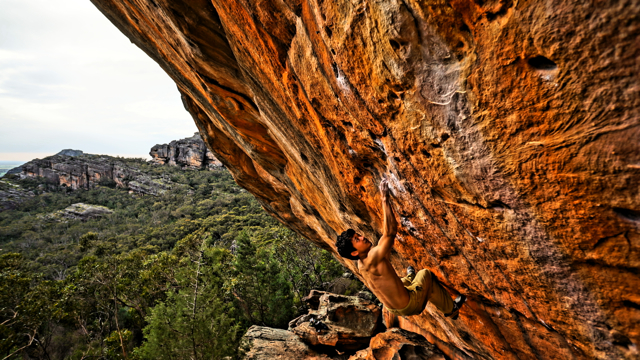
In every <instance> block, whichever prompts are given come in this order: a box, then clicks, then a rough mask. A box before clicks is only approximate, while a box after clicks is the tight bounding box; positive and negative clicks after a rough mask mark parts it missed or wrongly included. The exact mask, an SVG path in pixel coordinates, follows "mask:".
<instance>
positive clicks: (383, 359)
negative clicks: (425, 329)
mask: <svg viewBox="0 0 640 360" xmlns="http://www.w3.org/2000/svg"><path fill="white" fill-rule="evenodd" d="M444 359H446V358H445V357H444V354H442V353H441V352H440V351H438V349H437V348H436V347H435V346H433V344H431V343H430V342H428V341H427V340H426V339H425V338H424V337H422V336H420V335H418V334H416V333H412V332H409V331H406V330H402V329H390V330H388V331H386V332H383V333H380V334H378V335H376V336H375V337H374V338H373V339H371V345H370V346H369V348H367V349H365V350H360V351H358V352H357V353H356V354H355V355H353V356H351V357H350V358H349V360H444Z"/></svg>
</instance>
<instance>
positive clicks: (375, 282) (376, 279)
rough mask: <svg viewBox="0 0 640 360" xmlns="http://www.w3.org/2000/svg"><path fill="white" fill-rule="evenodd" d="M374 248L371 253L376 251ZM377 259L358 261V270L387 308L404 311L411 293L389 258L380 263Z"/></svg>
mask: <svg viewBox="0 0 640 360" xmlns="http://www.w3.org/2000/svg"><path fill="white" fill-rule="evenodd" d="M375 250H376V249H375V248H373V249H372V250H371V251H372V252H373V251H375ZM375 259H376V258H375V257H367V258H364V259H360V260H358V270H360V274H361V275H362V277H363V278H364V281H365V285H366V286H367V287H368V288H369V290H371V291H372V292H373V293H374V294H375V295H376V297H378V299H379V300H380V302H382V303H383V304H384V305H385V306H386V307H387V308H390V309H402V308H404V307H405V306H407V304H408V303H409V292H408V291H407V289H406V288H405V287H404V285H403V284H402V281H401V280H400V278H399V277H398V275H397V274H396V271H395V270H394V269H393V266H391V262H389V258H388V257H386V256H384V257H382V258H381V259H379V260H378V261H375Z"/></svg>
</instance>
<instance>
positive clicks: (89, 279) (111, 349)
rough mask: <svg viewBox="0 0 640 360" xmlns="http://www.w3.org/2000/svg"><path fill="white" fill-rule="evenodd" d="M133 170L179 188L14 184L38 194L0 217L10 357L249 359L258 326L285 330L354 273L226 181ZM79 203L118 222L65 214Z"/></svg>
mask: <svg viewBox="0 0 640 360" xmlns="http://www.w3.org/2000/svg"><path fill="white" fill-rule="evenodd" d="M119 160H123V159H119ZM124 160H125V161H127V163H128V165H129V166H134V167H136V168H138V169H139V170H140V171H142V172H144V173H148V174H150V175H154V176H162V177H163V178H166V179H169V180H170V182H169V183H170V184H171V188H170V190H169V191H166V192H164V193H162V194H159V195H157V196H153V195H140V194H135V193H130V192H129V191H127V190H126V189H122V188H118V187H117V186H115V184H113V183H110V182H107V181H105V182H104V183H101V184H99V185H97V186H95V187H94V188H91V189H84V190H83V189H80V190H75V191H72V190H70V189H68V188H66V187H63V186H59V185H57V184H51V183H48V182H47V181H45V180H44V179H42V178H35V179H23V180H20V179H19V178H18V177H17V176H14V175H8V176H5V177H4V178H3V179H2V183H1V184H0V185H1V186H5V187H7V186H11V187H14V188H17V187H19V188H20V189H21V190H22V191H24V192H31V193H33V195H34V196H32V197H29V198H26V199H24V200H23V201H22V202H21V203H20V204H19V205H17V206H16V208H15V209H13V210H5V211H2V212H0V303H1V304H2V306H1V309H0V355H2V357H3V358H5V357H8V358H19V357H28V358H42V359H85V358H98V359H165V358H166V359H183V358H185V359H186V358H190V359H222V358H226V357H230V358H238V357H241V355H242V350H243V348H242V346H241V344H240V338H241V337H242V335H243V334H244V332H245V330H246V329H247V328H248V327H249V326H250V325H253V324H259V325H265V326H272V327H286V325H287V322H288V321H289V320H291V319H292V318H293V317H294V316H295V315H296V314H298V313H300V312H301V311H304V304H303V303H302V301H301V299H302V297H304V296H305V295H306V294H308V292H309V291H310V290H311V289H325V288H327V286H329V284H330V282H331V281H332V280H334V279H336V278H337V277H339V276H340V275H341V274H342V272H343V268H342V266H341V265H340V264H339V263H338V262H337V261H336V260H335V259H334V258H333V257H332V255H331V254H330V253H328V252H327V251H324V250H321V249H319V248H317V247H315V246H314V245H312V244H311V243H310V242H309V241H307V240H305V239H303V238H301V237H300V236H298V235H297V234H295V233H293V232H291V231H290V230H288V229H286V228H285V227H283V226H282V225H281V224H279V223H278V222H277V221H275V220H274V219H273V218H272V217H270V216H269V215H268V214H266V212H265V211H264V210H263V209H262V208H261V207H260V205H259V203H258V202H257V201H256V200H255V198H254V197H253V196H252V195H251V194H249V193H248V192H246V191H245V190H244V189H242V188H240V187H238V186H237V185H236V184H235V183H234V181H233V179H232V177H231V175H230V174H229V173H228V171H226V170H224V169H218V170H212V171H210V170H181V169H180V168H178V167H172V166H158V165H150V164H147V163H146V162H145V161H144V160H141V159H124ZM78 203H83V204H90V205H94V206H103V207H106V208H108V209H109V210H111V211H112V213H110V214H105V215H103V216H100V217H96V218H91V219H70V218H65V217H63V216H59V215H56V214H59V213H60V211H61V210H63V209H65V208H66V207H68V206H70V205H72V204H78ZM359 286H360V285H358V284H356V283H354V286H353V289H349V290H347V291H357V290H359Z"/></svg>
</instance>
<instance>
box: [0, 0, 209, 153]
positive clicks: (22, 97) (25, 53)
mask: <svg viewBox="0 0 640 360" xmlns="http://www.w3.org/2000/svg"><path fill="white" fill-rule="evenodd" d="M196 131H197V128H196V126H195V124H194V122H193V120H192V119H191V116H190V115H189V113H188V112H187V111H186V110H185V109H184V107H183V105H182V102H181V100H180V94H179V93H178V89H177V88H176V85H175V83H174V82H173V81H172V80H171V79H170V78H169V76H168V75H167V74H166V73H165V72H164V71H163V70H162V69H161V68H160V66H159V65H158V64H157V63H156V62H155V61H153V60H152V59H151V58H150V57H148V56H147V55H146V54H145V53H144V52H143V51H142V50H140V49H139V48H138V47H137V46H135V45H134V44H132V43H131V42H130V41H129V39H128V38H127V37H126V36H125V35H124V34H122V33H121V32H120V31H119V30H118V29H117V28H116V27H115V26H114V25H113V24H111V22H109V20H108V19H107V18H106V17H105V16H104V15H102V13H101V12H100V11H98V9H97V8H96V7H95V6H93V4H92V3H91V2H90V1H89V0H55V1H52V0H0V161H7V160H14V161H28V160H31V159H34V158H42V157H45V156H48V155H53V154H55V153H57V152H59V151H60V150H62V149H77V150H82V151H84V152H85V153H90V154H108V155H119V156H127V157H144V158H148V157H149V155H148V153H149V149H150V148H151V147H152V146H153V145H155V144H164V143H168V142H170V141H171V140H177V139H181V138H184V137H188V136H191V135H193V133H194V132H196Z"/></svg>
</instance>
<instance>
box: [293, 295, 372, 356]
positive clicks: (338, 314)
mask: <svg viewBox="0 0 640 360" xmlns="http://www.w3.org/2000/svg"><path fill="white" fill-rule="evenodd" d="M305 300H306V301H307V303H308V304H309V306H310V308H311V310H309V313H308V314H305V315H302V316H300V317H298V318H297V319H294V320H292V321H291V322H290V323H289V329H290V330H291V331H293V333H295V334H296V335H298V336H299V337H300V338H301V339H302V341H304V342H305V343H307V344H310V345H312V346H318V345H324V346H332V347H335V348H336V349H338V350H339V351H353V350H358V349H362V348H365V347H367V346H368V345H369V340H370V339H371V337H372V336H374V335H375V333H376V332H377V331H379V329H380V324H381V309H380V307H378V306H376V305H375V304H374V303H372V302H371V301H369V300H365V299H361V298H359V297H356V296H345V295H337V294H332V293H328V292H322V291H316V290H313V291H312V292H311V293H310V294H309V296H307V297H306V298H305Z"/></svg>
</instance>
